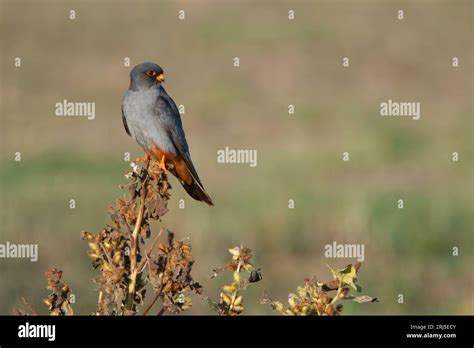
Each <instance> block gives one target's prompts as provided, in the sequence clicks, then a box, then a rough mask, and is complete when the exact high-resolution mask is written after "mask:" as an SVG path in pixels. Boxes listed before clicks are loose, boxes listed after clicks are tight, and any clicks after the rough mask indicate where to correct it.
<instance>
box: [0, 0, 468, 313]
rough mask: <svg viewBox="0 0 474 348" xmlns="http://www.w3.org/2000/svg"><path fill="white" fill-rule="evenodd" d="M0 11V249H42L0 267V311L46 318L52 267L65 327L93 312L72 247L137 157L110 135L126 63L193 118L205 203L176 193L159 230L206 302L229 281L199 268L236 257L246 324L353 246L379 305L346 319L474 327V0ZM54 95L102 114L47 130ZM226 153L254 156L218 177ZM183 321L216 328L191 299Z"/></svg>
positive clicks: (107, 4)
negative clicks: (248, 268) (70, 306)
mask: <svg viewBox="0 0 474 348" xmlns="http://www.w3.org/2000/svg"><path fill="white" fill-rule="evenodd" d="M0 6H1V11H0V12H1V17H0V18H1V24H0V27H1V30H0V39H1V40H0V42H1V80H0V81H1V82H0V83H1V85H0V97H1V110H0V113H1V133H0V135H1V140H0V141H1V143H0V144H1V156H0V180H1V186H0V189H1V202H0V203H1V206H0V218H1V225H0V243H4V242H5V241H10V242H12V243H13V242H15V243H37V244H38V245H39V253H40V254H39V260H38V262H36V263H31V262H29V261H28V260H15V259H0V281H1V284H2V286H1V287H0V314H10V313H12V309H13V308H14V307H19V306H21V301H20V297H21V296H25V297H26V298H27V299H28V300H29V301H30V302H31V303H32V304H33V305H34V306H35V307H36V308H37V309H38V310H40V311H41V310H43V311H44V310H45V309H46V308H45V306H44V305H43V304H42V303H41V299H42V298H44V297H45V296H46V294H47V290H46V289H45V288H44V287H45V278H44V277H43V272H44V271H46V270H47V269H48V268H50V267H53V266H54V267H57V268H60V269H62V270H63V271H64V277H65V281H66V282H68V283H69V285H70V286H71V288H72V289H73V292H74V293H75V295H76V301H77V303H76V304H75V307H74V308H75V311H76V313H78V314H88V313H91V312H93V311H94V309H95V307H94V305H95V300H96V295H97V294H96V293H95V291H94V284H93V283H92V279H93V278H94V277H95V276H96V272H94V271H93V270H92V268H91V265H90V261H89V259H88V257H87V255H86V252H87V244H86V243H85V242H84V241H81V239H80V231H82V230H88V231H97V230H99V229H100V228H101V227H102V226H104V225H105V224H106V223H107V222H108V217H107V213H106V209H107V207H108V206H110V205H112V204H113V202H114V200H115V199H116V198H119V197H121V195H122V194H123V192H122V191H121V190H120V189H119V187H118V186H119V185H120V184H123V183H125V178H124V177H123V174H124V173H125V172H126V171H128V170H129V166H128V162H126V161H124V159H123V157H124V153H125V152H127V151H128V152H130V153H131V156H132V158H135V157H137V156H139V155H141V151H140V149H139V148H138V146H137V145H136V144H135V143H134V142H133V140H132V139H131V138H129V137H128V136H127V135H126V133H125V131H124V129H123V126H122V121H121V113H120V104H121V97H122V95H123V93H124V92H125V90H126V89H127V88H128V83H129V80H128V73H129V69H130V68H129V67H124V66H123V59H124V57H130V59H131V62H132V66H133V65H135V64H138V63H141V62H143V61H154V62H156V63H158V64H160V65H161V66H163V68H164V70H165V75H166V84H165V88H166V89H167V91H168V93H169V94H170V95H171V96H172V97H173V98H174V100H175V101H176V103H177V104H178V105H179V104H184V105H185V107H186V113H185V114H184V115H183V116H182V118H183V123H184V127H185V130H186V134H187V138H188V142H189V144H190V148H191V154H192V156H193V161H194V163H195V165H196V167H197V170H198V172H199V175H200V177H201V178H202V180H203V182H204V185H205V187H206V189H207V191H208V192H209V193H210V195H211V196H212V198H213V200H214V202H215V204H216V206H215V207H213V208H208V207H207V206H206V205H204V204H202V203H198V202H195V201H193V200H192V199H191V198H189V197H187V196H186V193H185V191H184V190H183V189H182V188H181V187H180V185H179V184H178V182H177V181H176V180H175V179H174V178H173V179H171V183H172V185H173V190H172V195H173V196H172V199H171V201H170V205H169V207H170V212H169V213H168V214H167V215H165V216H164V217H163V219H162V221H161V222H160V223H157V224H156V226H155V229H154V230H155V231H158V230H159V228H160V226H164V227H166V228H169V229H170V230H172V231H174V232H175V233H176V234H177V236H178V237H179V238H189V242H190V243H191V244H192V245H193V254H194V257H195V260H196V263H195V266H194V269H193V273H194V277H195V279H196V280H198V281H199V282H200V283H201V284H202V285H203V286H204V290H205V293H206V295H208V296H211V297H213V298H217V297H218V294H219V291H220V290H219V286H220V285H222V283H223V282H224V281H225V280H227V279H226V277H225V276H224V277H223V278H222V279H220V278H217V279H210V275H211V274H212V269H214V268H216V267H220V266H221V265H222V264H223V263H224V262H225V261H226V260H227V258H228V256H229V255H228V252H227V248H229V247H233V246H235V245H239V244H240V243H244V244H245V245H246V246H249V247H251V248H252V249H253V250H254V254H255V260H254V264H255V265H257V266H259V267H261V268H262V273H263V281H262V282H260V283H257V284H256V285H254V286H252V287H250V288H249V290H248V291H247V293H246V296H245V304H246V308H247V311H246V313H247V314H269V313H271V311H270V310H269V309H268V308H266V307H265V306H263V305H260V304H259V301H260V296H261V293H262V291H263V289H267V290H268V292H269V293H270V294H271V296H272V298H275V299H279V300H282V301H285V299H286V297H287V295H288V293H289V292H291V291H293V290H294V289H295V288H296V286H297V285H299V284H301V283H302V282H303V278H304V277H310V276H312V275H314V274H315V275H317V276H318V278H320V279H329V278H330V277H331V274H330V271H329V269H328V268H327V266H326V264H327V263H328V264H330V265H331V266H334V267H342V266H345V265H346V264H347V263H350V262H354V260H353V259H326V258H324V245H325V244H329V243H332V242H333V241H336V242H338V243H351V244H352V243H362V244H364V245H365V262H364V264H363V266H362V269H361V273H360V277H359V282H360V284H361V285H362V287H363V288H364V292H365V293H367V294H369V295H372V296H376V297H378V298H379V300H380V302H379V303H376V304H365V305H361V304H347V305H346V309H345V313H346V314H472V313H474V297H473V293H474V292H473V290H474V275H473V272H472V266H471V265H472V262H473V258H472V255H473V252H474V250H473V249H474V238H473V226H474V203H473V200H472V197H473V194H474V185H473V169H474V166H473V158H474V153H473V148H474V147H473V130H474V128H473V119H472V115H473V103H472V96H473V65H472V64H473V57H472V53H473V46H472V42H473V40H472V22H473V18H472V13H473V12H472V2H471V1H462V0H459V1H430V2H428V1H419V2H416V3H414V2H408V1H370V0H364V1H359V2H357V3H355V2H351V1H337V2H332V1H289V0H288V1H260V2H251V1H236V0H235V1H228V2H220V1H200V2H197V1H196V2H185V1H158V2H156V1H137V2H133V3H132V2H131V1H123V0H122V1H100V2H94V1H50V0H48V1H41V2H40V1H23V0H20V1H12V0H8V1H7V0H0ZM399 8H403V9H405V13H406V18H405V20H404V21H399V20H397V19H396V11H397V10H398V9H399ZM70 9H75V10H76V12H77V17H76V19H75V20H74V21H71V20H69V19H68V17H67V16H68V11H69V10H70ZM180 9H184V10H185V11H186V19H185V20H184V21H180V20H179V19H178V11H179V10H180ZM289 9H293V10H294V11H295V16H296V17H295V20H294V21H289V20H288V19H287V12H288V10H289ZM19 21H21V23H22V25H21V26H19V25H18V22H19ZM344 56H348V57H350V67H349V68H343V67H342V57H344ZM453 56H456V57H459V58H460V67H458V68H453V67H452V66H451V59H452V57H453ZM15 57H21V58H22V67H21V68H15V67H14V65H13V62H14V58H15ZM234 57H239V58H240V63H241V66H240V67H239V68H234V67H233V65H232V64H233V58H234ZM63 99H68V100H70V101H93V102H95V103H96V118H95V119H94V120H91V121H89V120H87V119H85V118H79V117H69V118H68V117H56V116H55V115H54V105H55V103H56V102H61V101H62V100H63ZM388 99H392V100H404V101H419V102H420V103H421V119H420V120H418V121H413V120H410V119H406V118H388V119H387V118H383V117H380V116H379V104H380V102H382V101H387V100H388ZM289 104H294V105H295V110H296V112H295V114H294V115H289V114H288V111H287V110H288V105H289ZM226 146H228V147H230V148H240V149H257V150H258V165H257V167H256V168H250V167H249V166H248V165H244V164H240V165H237V164H219V163H217V161H216V152H217V150H219V149H223V148H225V147H226ZM345 151H348V152H349V153H350V161H349V162H343V161H342V153H343V152H345ZM454 151H457V152H459V156H460V161H459V162H452V160H451V156H452V152H454ZM15 152H21V154H22V161H21V162H15V161H14V154H15ZM400 198H403V199H404V201H405V208H404V209H397V200H398V199H400ZM70 199H75V200H76V208H75V209H69V200H70ZM180 199H185V202H186V208H185V209H179V208H178V200H180ZM289 199H294V200H295V209H288V200H289ZM454 246H457V247H459V250H460V254H459V256H457V257H453V256H452V248H453V247H454ZM398 294H404V297H405V303H404V304H398V303H397V295H398ZM189 313H192V314H202V313H204V314H209V313H211V312H210V310H209V308H208V307H207V305H206V304H205V303H204V302H203V301H201V300H200V299H199V298H197V297H195V298H194V306H193V308H192V309H191V310H190V311H189Z"/></svg>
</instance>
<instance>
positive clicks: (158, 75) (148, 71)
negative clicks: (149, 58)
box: [130, 62, 165, 90]
mask: <svg viewBox="0 0 474 348" xmlns="http://www.w3.org/2000/svg"><path fill="white" fill-rule="evenodd" d="M162 82H165V77H164V74H163V69H162V68H161V66H159V65H158V64H155V63H150V62H147V63H142V64H138V65H136V66H135V67H134V68H133V69H132V71H131V72H130V88H131V89H132V90H138V89H148V88H150V87H153V86H156V85H161V83H162Z"/></svg>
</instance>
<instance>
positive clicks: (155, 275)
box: [15, 159, 377, 316]
mask: <svg viewBox="0 0 474 348" xmlns="http://www.w3.org/2000/svg"><path fill="white" fill-rule="evenodd" d="M131 166H132V168H133V170H132V171H130V172H129V173H127V174H126V175H125V177H126V178H127V179H129V180H130V183H129V184H128V185H124V186H122V188H125V187H126V188H127V193H126V195H125V197H124V198H121V199H118V200H117V201H116V204H115V206H114V207H113V208H109V211H108V212H109V216H110V220H111V224H110V225H107V226H105V227H104V228H103V229H102V230H101V231H99V232H97V233H91V232H86V231H83V232H82V233H81V236H82V239H84V240H86V241H88V243H89V251H88V255H89V257H90V259H91V261H92V266H93V267H94V268H95V269H99V270H100V271H101V273H100V276H98V277H97V278H96V279H95V280H94V281H95V284H96V286H97V290H98V294H99V295H98V301H97V306H96V310H95V315H135V314H137V313H139V312H140V310H139V308H140V306H141V305H143V304H144V300H145V297H146V295H147V288H148V289H149V288H151V290H152V291H153V292H154V296H153V299H152V300H151V302H150V304H149V305H148V306H147V308H146V309H144V310H143V313H142V314H144V315H147V314H148V313H150V312H151V310H152V309H153V307H154V306H155V304H156V302H157V301H158V300H160V302H161V306H160V309H159V310H157V311H156V314H157V315H162V314H164V313H166V312H169V313H180V312H182V311H184V310H186V309H188V308H189V307H191V305H192V299H191V297H190V294H192V293H195V294H200V295H201V294H202V287H201V285H200V284H199V283H197V282H195V281H194V280H193V277H192V276H191V271H192V268H193V265H194V259H193V256H192V248H191V245H190V244H188V243H186V242H185V241H183V240H176V239H175V235H174V233H172V232H171V231H166V240H165V241H160V238H162V237H163V238H164V236H163V234H164V233H163V232H164V231H165V230H164V229H161V230H160V231H159V233H157V234H156V236H155V237H154V239H153V241H152V243H150V244H151V245H150V246H149V248H148V249H147V250H144V251H143V252H142V250H141V246H142V247H144V246H145V241H146V240H147V239H149V238H150V237H151V235H152V231H151V228H150V222H151V221H152V220H158V219H160V217H162V216H163V215H164V214H166V212H167V211H168V208H167V203H168V200H169V198H170V192H169V191H170V189H171V186H170V184H169V183H168V180H167V176H166V174H165V173H164V172H163V170H162V169H161V167H160V166H159V165H158V164H157V163H150V161H149V159H146V160H137V161H136V162H134V163H132V164H131ZM229 253H230V255H231V260H230V261H229V262H228V263H226V264H225V265H224V266H223V267H222V268H218V269H215V270H214V274H213V276H212V277H211V278H214V277H216V276H217V275H218V274H219V273H221V272H222V271H229V272H231V273H232V281H231V282H230V283H228V284H225V285H224V286H223V287H222V291H221V293H220V296H219V300H218V301H217V302H214V301H212V300H211V299H209V298H208V297H204V299H205V300H206V301H207V303H208V304H209V306H210V307H211V308H212V309H213V310H214V311H216V312H217V313H218V314H219V315H226V316H235V315H239V314H241V313H242V312H243V311H244V309H245V307H244V300H243V292H244V290H246V289H247V287H248V286H249V285H250V284H251V283H255V282H258V281H260V280H261V279H262V275H261V272H260V269H259V268H255V267H254V266H253V265H252V263H251V259H252V257H253V252H252V250H251V249H250V248H247V247H244V246H243V245H241V246H240V247H234V248H231V249H229ZM359 268H360V263H358V264H355V265H348V266H347V267H345V268H344V269H342V270H334V269H332V268H331V271H332V273H333V276H334V280H332V281H329V282H326V283H321V282H318V281H317V280H316V279H315V278H313V279H311V280H310V279H305V284H304V286H303V287H298V289H297V291H296V293H295V294H290V295H289V297H288V306H287V307H286V308H284V306H283V304H282V303H281V302H278V301H273V300H272V299H270V298H269V297H268V295H267V294H266V292H264V296H263V299H262V303H264V304H267V305H270V307H271V308H272V309H273V310H275V311H276V312H278V313H281V314H284V315H340V314H341V312H342V310H343V306H342V304H340V303H337V302H338V301H339V300H353V301H356V302H359V303H363V302H375V301H377V299H376V298H372V297H369V296H351V295H349V292H350V290H351V288H352V289H353V290H356V291H358V292H360V291H361V289H360V286H359V285H358V284H356V281H357V272H358V270H359ZM46 276H47V277H48V285H47V288H48V289H49V290H50V291H51V293H50V294H49V296H48V297H47V298H46V299H45V300H44V302H45V303H46V305H47V306H48V312H49V314H50V315H73V310H72V307H71V297H72V294H71V290H70V288H69V286H68V285H67V284H65V283H63V281H62V271H59V270H57V269H51V270H50V271H48V272H46ZM334 291H335V294H334V295H333V296H331V295H330V293H331V292H334ZM22 301H23V303H24V304H25V306H26V307H27V308H28V309H29V312H27V311H23V310H18V309H16V310H15V313H16V314H17V315H36V314H37V313H36V311H35V310H34V309H33V307H32V306H31V305H30V304H29V303H28V302H27V301H26V300H25V299H24V298H22Z"/></svg>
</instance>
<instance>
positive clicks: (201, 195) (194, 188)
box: [181, 179, 214, 206]
mask: <svg viewBox="0 0 474 348" xmlns="http://www.w3.org/2000/svg"><path fill="white" fill-rule="evenodd" d="M181 185H183V187H184V189H185V190H186V192H187V193H189V195H190V196H191V197H193V198H194V199H195V200H197V201H201V202H206V203H207V204H209V205H211V206H213V205H214V203H213V202H212V199H211V197H209V195H208V194H207V192H206V191H205V190H204V188H203V187H201V185H199V183H198V182H197V181H196V180H195V179H193V181H192V182H191V184H186V183H185V182H182V181H181Z"/></svg>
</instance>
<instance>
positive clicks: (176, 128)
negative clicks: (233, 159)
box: [156, 89, 202, 187]
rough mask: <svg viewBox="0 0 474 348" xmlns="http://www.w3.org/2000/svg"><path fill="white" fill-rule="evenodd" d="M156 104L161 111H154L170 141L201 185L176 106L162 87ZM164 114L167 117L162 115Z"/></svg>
mask: <svg viewBox="0 0 474 348" xmlns="http://www.w3.org/2000/svg"><path fill="white" fill-rule="evenodd" d="M157 105H160V106H161V112H159V111H158V110H157V112H156V113H157V114H158V115H160V120H161V121H162V123H163V124H164V125H165V128H166V130H167V132H168V134H169V136H170V138H171V141H172V142H173V144H174V146H175V147H176V149H177V150H178V152H179V154H180V155H181V157H182V158H183V160H184V162H185V163H186V166H187V167H188V169H189V172H190V173H191V175H192V176H193V177H194V178H195V179H196V181H197V182H198V183H199V185H200V186H201V187H202V183H201V179H199V175H198V173H197V172H196V169H195V168H194V165H193V162H192V160H191V154H190V153H189V148H188V143H187V141H186V136H185V134H184V130H183V124H182V123H181V116H180V114H179V111H178V108H177V107H176V104H175V103H174V101H173V99H171V97H170V96H169V95H168V94H167V93H166V91H165V90H164V89H162V93H160V95H159V96H158V98H157ZM165 115H166V116H167V117H163V116H165Z"/></svg>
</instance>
